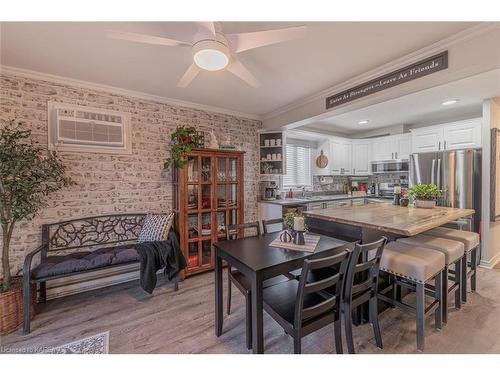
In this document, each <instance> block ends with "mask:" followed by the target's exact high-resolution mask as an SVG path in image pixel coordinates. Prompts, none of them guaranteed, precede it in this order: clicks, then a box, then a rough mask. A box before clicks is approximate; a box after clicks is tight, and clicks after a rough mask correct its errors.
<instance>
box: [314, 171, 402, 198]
mask: <svg viewBox="0 0 500 375" xmlns="http://www.w3.org/2000/svg"><path fill="white" fill-rule="evenodd" d="M402 177H403V179H406V180H407V179H408V174H407V173H401V172H398V173H387V174H378V175H371V176H367V177H366V178H363V177H357V176H313V191H314V192H339V193H342V192H343V191H344V185H345V184H349V183H350V182H352V181H357V182H360V183H367V184H368V186H370V185H371V184H373V183H375V184H377V183H390V184H399V183H400V181H401V178H402Z"/></svg>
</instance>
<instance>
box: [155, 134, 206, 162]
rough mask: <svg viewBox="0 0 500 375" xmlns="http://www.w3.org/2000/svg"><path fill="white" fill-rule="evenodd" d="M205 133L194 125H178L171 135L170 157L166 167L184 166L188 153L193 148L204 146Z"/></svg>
mask: <svg viewBox="0 0 500 375" xmlns="http://www.w3.org/2000/svg"><path fill="white" fill-rule="evenodd" d="M203 138H204V137H203V134H202V133H200V132H198V131H197V130H196V129H195V128H194V127H185V126H178V127H177V129H175V132H173V133H172V135H171V136H170V145H171V148H170V157H169V158H168V159H167V160H165V164H164V167H165V168H170V167H172V166H173V167H177V168H184V166H185V165H186V155H187V154H189V153H190V152H191V151H192V150H193V149H195V148H199V147H202V146H203V142H204V141H203Z"/></svg>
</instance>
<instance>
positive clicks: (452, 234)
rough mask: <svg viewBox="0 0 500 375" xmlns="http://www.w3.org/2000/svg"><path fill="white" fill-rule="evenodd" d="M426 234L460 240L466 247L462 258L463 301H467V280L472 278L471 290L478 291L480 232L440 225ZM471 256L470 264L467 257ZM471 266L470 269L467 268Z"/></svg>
mask: <svg viewBox="0 0 500 375" xmlns="http://www.w3.org/2000/svg"><path fill="white" fill-rule="evenodd" d="M425 235H429V236H435V237H441V238H447V239H449V240H454V241H460V242H462V243H463V244H464V247H465V257H464V258H463V259H462V280H463V283H462V301H463V302H464V303H465V302H467V281H468V280H469V279H470V288H471V291H472V292H474V291H476V283H477V281H476V280H477V256H478V253H479V251H478V250H479V244H480V237H479V234H478V233H475V232H469V231H465V230H457V229H451V228H445V227H438V228H434V229H431V230H429V231H427V232H425ZM469 256H470V264H468V262H467V259H468V257H469ZM467 267H470V270H468V269H467Z"/></svg>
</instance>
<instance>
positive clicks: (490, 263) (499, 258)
mask: <svg viewBox="0 0 500 375" xmlns="http://www.w3.org/2000/svg"><path fill="white" fill-rule="evenodd" d="M498 262H500V252H499V253H498V254H496V255H495V256H494V257H493V258H491V259H490V260H483V259H481V262H479V267H483V268H487V269H489V270H491V269H492V268H494V267H495V266H496V265H497V263H498Z"/></svg>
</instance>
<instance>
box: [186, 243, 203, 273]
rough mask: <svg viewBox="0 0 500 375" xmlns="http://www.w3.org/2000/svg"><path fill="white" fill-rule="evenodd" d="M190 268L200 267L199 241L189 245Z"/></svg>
mask: <svg viewBox="0 0 500 375" xmlns="http://www.w3.org/2000/svg"><path fill="white" fill-rule="evenodd" d="M187 262H188V268H196V267H199V265H200V262H199V254H198V241H196V242H189V243H188V260H187Z"/></svg>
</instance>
